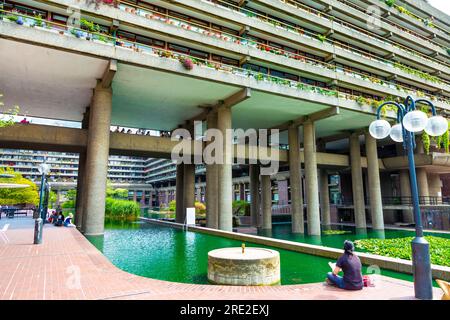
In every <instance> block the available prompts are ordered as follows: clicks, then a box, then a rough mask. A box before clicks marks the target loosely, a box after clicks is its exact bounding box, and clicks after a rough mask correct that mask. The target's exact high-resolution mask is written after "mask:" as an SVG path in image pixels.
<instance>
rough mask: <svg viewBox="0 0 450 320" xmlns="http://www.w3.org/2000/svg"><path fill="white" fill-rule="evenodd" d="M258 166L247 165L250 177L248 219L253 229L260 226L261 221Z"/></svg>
mask: <svg viewBox="0 0 450 320" xmlns="http://www.w3.org/2000/svg"><path fill="white" fill-rule="evenodd" d="M259 169H260V168H259V165H258V164H250V165H249V176H250V217H251V224H252V226H254V227H259V226H261V223H260V222H261V221H260V220H261V219H259V173H260V170H259Z"/></svg>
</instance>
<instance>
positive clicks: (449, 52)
mask: <svg viewBox="0 0 450 320" xmlns="http://www.w3.org/2000/svg"><path fill="white" fill-rule="evenodd" d="M447 54H448V55H449V56H450V48H447Z"/></svg>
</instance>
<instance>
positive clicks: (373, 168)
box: [365, 132, 384, 230]
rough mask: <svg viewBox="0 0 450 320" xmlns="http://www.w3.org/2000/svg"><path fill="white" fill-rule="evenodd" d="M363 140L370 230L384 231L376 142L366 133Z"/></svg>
mask: <svg viewBox="0 0 450 320" xmlns="http://www.w3.org/2000/svg"><path fill="white" fill-rule="evenodd" d="M365 138H366V155H367V177H368V181H369V184H368V188H369V197H370V213H371V216H372V228H373V229H376V230H382V229H384V217H383V202H382V198H381V186H380V168H379V166H378V152H377V141H376V140H375V138H373V137H372V136H371V135H370V133H368V132H367V133H366V134H365Z"/></svg>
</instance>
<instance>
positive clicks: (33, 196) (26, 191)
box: [0, 167, 39, 205]
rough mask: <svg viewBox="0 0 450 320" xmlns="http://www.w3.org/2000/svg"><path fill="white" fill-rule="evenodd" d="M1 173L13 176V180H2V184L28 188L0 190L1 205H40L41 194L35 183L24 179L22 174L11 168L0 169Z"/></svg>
mask: <svg viewBox="0 0 450 320" xmlns="http://www.w3.org/2000/svg"><path fill="white" fill-rule="evenodd" d="M0 173H2V174H5V173H6V174H11V175H12V177H11V178H0V183H11V184H23V185H28V187H26V188H2V189H0V205H15V204H34V205H37V204H38V203H39V193H38V189H37V186H36V184H35V183H34V182H32V181H31V180H29V179H26V178H24V177H23V176H22V175H21V174H20V173H18V172H14V170H12V169H11V168H8V167H7V168H6V169H3V168H0Z"/></svg>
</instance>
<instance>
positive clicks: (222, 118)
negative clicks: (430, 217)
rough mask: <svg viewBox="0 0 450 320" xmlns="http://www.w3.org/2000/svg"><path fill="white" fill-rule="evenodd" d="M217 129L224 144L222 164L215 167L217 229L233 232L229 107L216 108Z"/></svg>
mask: <svg viewBox="0 0 450 320" xmlns="http://www.w3.org/2000/svg"><path fill="white" fill-rule="evenodd" d="M217 129H219V130H220V132H221V133H222V135H223V142H224V143H223V158H222V163H221V164H218V165H217V177H218V185H219V187H218V193H217V196H218V198H219V199H218V200H219V201H218V209H219V229H220V230H225V231H233V208H232V202H233V185H232V163H233V158H232V144H231V142H232V141H231V134H229V133H227V129H231V109H230V108H229V107H220V108H218V110H217Z"/></svg>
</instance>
